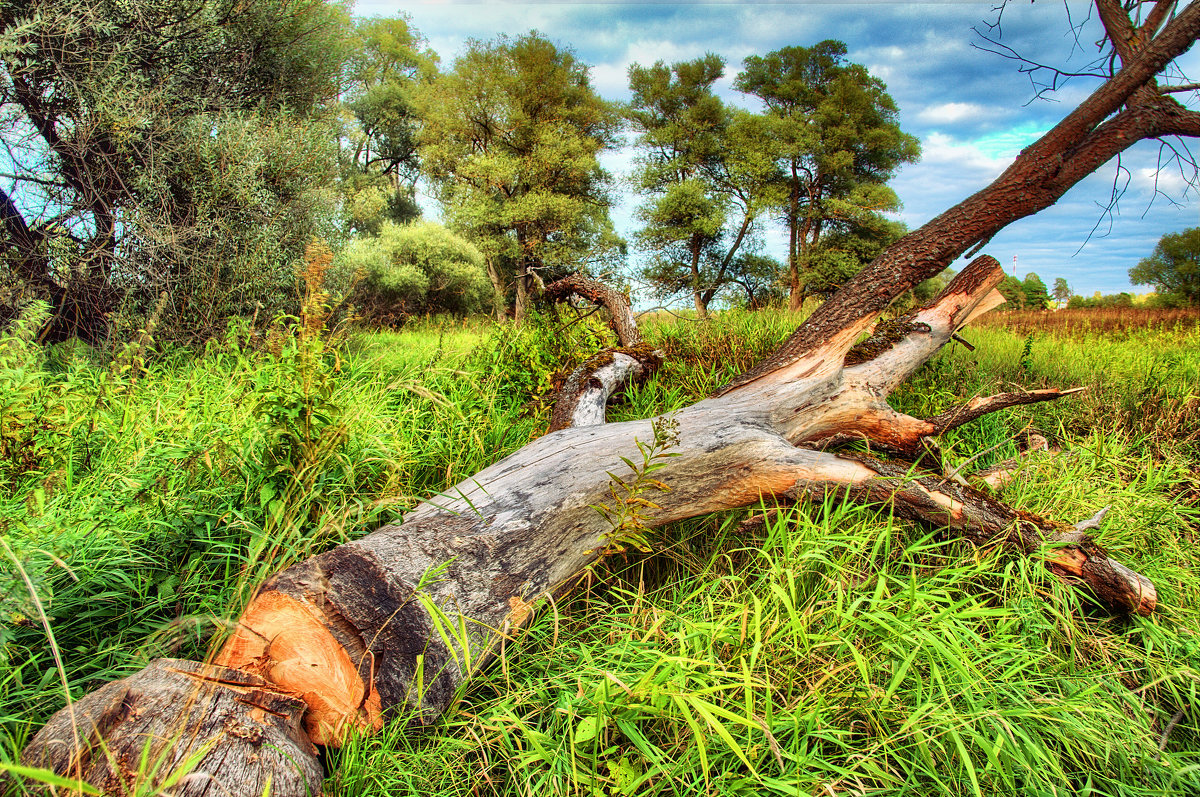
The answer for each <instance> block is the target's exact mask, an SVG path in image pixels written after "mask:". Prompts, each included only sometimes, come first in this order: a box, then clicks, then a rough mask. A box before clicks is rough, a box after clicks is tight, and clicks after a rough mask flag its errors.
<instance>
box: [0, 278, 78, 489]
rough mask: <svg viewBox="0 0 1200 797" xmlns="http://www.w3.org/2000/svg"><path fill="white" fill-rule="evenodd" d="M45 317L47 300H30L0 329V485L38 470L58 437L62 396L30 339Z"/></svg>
mask: <svg viewBox="0 0 1200 797" xmlns="http://www.w3.org/2000/svg"><path fill="white" fill-rule="evenodd" d="M49 317H50V309H49V305H47V304H46V303H45V302H42V301H35V302H31V303H30V304H29V305H27V306H26V307H25V308H24V309H23V310H22V312H21V314H20V315H19V316H18V317H17V318H16V319H15V320H14V322H13V324H12V326H11V327H10V328H9V329H8V330H7V331H5V332H4V333H3V334H0V485H4V486H5V487H8V486H9V485H10V484H11V485H15V480H17V479H19V478H20V477H21V476H23V475H24V474H26V473H28V472H30V471H36V470H41V469H42V468H43V466H45V465H46V464H47V463H46V461H47V460H49V459H52V458H53V456H54V454H55V452H56V450H57V449H58V448H59V445H60V443H61V441H60V440H59V438H60V437H61V436H62V434H63V431H62V428H61V427H62V420H61V418H62V414H63V413H62V409H63V407H62V399H61V396H60V395H59V393H58V391H56V390H55V389H54V387H53V386H52V385H51V384H49V383H48V379H47V377H48V375H47V373H46V370H45V368H44V367H43V366H44V363H43V359H44V358H43V354H42V350H41V347H39V346H38V345H37V344H36V343H35V342H34V340H33V338H34V336H35V335H36V334H37V332H38V330H39V329H41V327H42V326H43V325H44V324H45V323H46V321H47V320H48V319H49ZM5 491H6V492H7V490H5Z"/></svg>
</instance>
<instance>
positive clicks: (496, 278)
mask: <svg viewBox="0 0 1200 797" xmlns="http://www.w3.org/2000/svg"><path fill="white" fill-rule="evenodd" d="M485 262H486V263H487V274H488V279H489V280H491V281H492V312H493V314H494V315H495V316H496V320H497V321H503V320H504V318H505V310H506V306H507V301H506V297H507V295H508V291H507V290H506V286H505V285H504V276H503V275H502V274H501V273H500V269H499V267H498V266H497V265H496V259H495V258H494V257H492V256H490V255H489V256H488V257H487V259H486V261H485Z"/></svg>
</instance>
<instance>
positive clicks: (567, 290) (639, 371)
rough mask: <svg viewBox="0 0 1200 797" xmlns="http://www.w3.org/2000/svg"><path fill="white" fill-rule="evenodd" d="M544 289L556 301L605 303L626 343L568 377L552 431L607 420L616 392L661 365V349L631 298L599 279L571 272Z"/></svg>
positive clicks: (552, 416) (552, 415)
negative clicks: (645, 338)
mask: <svg viewBox="0 0 1200 797" xmlns="http://www.w3.org/2000/svg"><path fill="white" fill-rule="evenodd" d="M545 294H546V296H547V298H549V299H551V300H553V301H565V300H566V299H568V298H570V297H571V296H581V297H583V298H584V299H587V300H588V301H591V302H595V303H596V304H598V305H600V306H601V307H603V308H604V309H606V310H607V311H608V314H609V317H610V318H611V322H612V327H613V330H614V331H615V332H616V333H617V339H618V340H619V341H620V342H621V347H620V348H616V349H606V350H605V351H602V352H600V353H598V354H596V355H595V356H594V357H591V358H589V359H588V360H587V361H585V362H584V363H583V364H582V365H580V366H579V367H578V368H576V369H575V370H574V371H573V372H572V373H571V375H570V376H569V377H567V381H566V382H565V383H564V384H563V386H562V389H561V390H559V392H558V399H557V400H556V401H555V403H554V409H553V410H552V411H551V413H550V430H549V431H551V432H557V431H558V430H559V429H566V428H567V427H569V426H594V425H596V424H601V423H604V415H605V407H606V406H607V405H608V400H609V398H610V397H611V396H612V395H613V393H615V392H616V391H617V390H618V389H620V388H621V387H622V386H623V385H626V384H631V383H637V382H641V381H644V380H646V379H648V378H649V377H650V376H651V375H652V374H653V373H654V372H655V371H657V370H658V369H659V367H660V366H661V365H662V352H659V351H656V350H655V349H654V347H653V346H649V345H647V344H645V343H643V342H642V333H641V331H640V330H639V329H638V326H637V320H636V319H635V318H634V317H633V308H632V306H631V305H630V304H629V297H627V296H626V295H625V294H624V293H622V292H620V291H618V290H616V289H615V288H613V287H611V286H609V285H605V284H604V283H603V282H601V281H599V280H595V279H591V278H590V277H585V276H583V275H582V274H572V275H570V276H567V277H563V278H562V279H560V280H558V281H556V282H552V283H551V284H549V285H547V286H546V291H545Z"/></svg>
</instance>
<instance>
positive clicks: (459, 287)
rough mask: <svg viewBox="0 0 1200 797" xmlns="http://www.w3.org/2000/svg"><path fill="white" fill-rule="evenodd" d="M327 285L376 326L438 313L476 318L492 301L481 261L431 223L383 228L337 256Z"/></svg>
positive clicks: (476, 253) (387, 223)
mask: <svg viewBox="0 0 1200 797" xmlns="http://www.w3.org/2000/svg"><path fill="white" fill-rule="evenodd" d="M330 285H331V287H332V288H333V289H334V290H337V291H340V292H342V293H343V294H346V295H348V296H349V300H350V301H352V302H354V304H355V305H357V307H358V308H359V312H360V314H361V317H362V318H364V319H365V320H367V321H369V322H371V323H375V324H389V323H395V322H398V321H403V320H404V319H405V318H407V317H408V316H412V315H423V314H429V313H437V312H449V313H459V314H464V313H477V312H479V311H481V310H484V309H486V308H487V305H488V303H489V301H490V300H491V298H492V295H491V290H490V286H489V285H488V278H487V273H486V271H485V270H484V258H483V255H482V254H480V252H479V250H478V249H476V248H475V247H474V246H473V245H472V244H471V243H470V242H469V241H467V240H466V239H464V238H461V237H459V236H457V235H455V234H454V233H452V232H450V230H448V229H446V228H445V227H443V226H441V225H440V224H435V223H433V222H418V223H415V224H406V225H398V224H395V223H393V222H390V221H385V222H383V225H382V227H381V228H380V230H379V233H378V234H377V235H374V236H370V237H362V238H356V239H354V240H352V241H350V243H349V244H347V245H346V246H345V248H343V249H342V251H341V252H339V253H338V256H337V259H336V264H335V267H334V270H333V273H331V275H330Z"/></svg>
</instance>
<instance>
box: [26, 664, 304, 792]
mask: <svg viewBox="0 0 1200 797" xmlns="http://www.w3.org/2000/svg"><path fill="white" fill-rule="evenodd" d="M306 708H307V707H306V705H305V703H304V701H303V700H301V699H300V698H299V697H297V696H294V695H288V694H285V693H283V692H281V691H279V690H278V689H275V688H272V687H271V686H270V685H269V684H268V683H267V682H266V681H264V680H263V679H261V678H259V677H257V676H255V675H252V674H250V673H247V672H242V671H238V670H230V669H225V668H223V667H214V666H211V665H206V664H197V663H195V662H191V661H182V660H179V659H158V660H156V661H154V662H152V663H151V664H150V665H149V666H148V667H146V669H144V670H142V671H140V672H138V673H135V674H134V675H131V676H129V677H128V678H123V679H121V680H120V681H113V682H112V683H110V684H107V685H105V686H103V687H101V688H100V689H98V690H96V691H95V692H92V693H90V694H88V695H87V696H86V697H84V698H83V699H82V700H80V701H79V702H77V703H75V705H74V707H73V710H67V709H64V710H63V711H60V712H59V713H58V714H55V715H54V717H53V718H52V719H51V720H50V721H49V722H48V723H46V725H45V727H43V728H42V730H41V731H40V732H39V733H38V735H37V736H36V737H35V738H34V740H33V741H32V742H31V743H30V744H29V746H28V747H26V748H25V751H24V752H23V753H22V755H21V763H22V764H25V765H26V766H35V767H43V768H47V769H52V770H53V771H55V772H56V773H58V774H60V775H63V776H66V777H69V778H74V779H82V780H83V781H84V782H86V783H90V784H92V785H93V786H96V787H97V788H99V789H101V790H103V791H104V792H105V793H106V794H122V795H123V794H133V793H135V792H136V793H139V794H151V793H153V794H157V793H160V792H159V791H158V789H163V792H164V793H167V794H172V795H177V797H224V796H225V795H228V794H246V795H255V797H259V796H260V795H262V794H264V793H268V789H269V793H273V794H279V795H284V794H295V795H316V794H319V793H320V790H321V779H322V777H323V773H322V771H321V764H320V761H318V759H317V754H316V749H315V748H314V747H313V745H312V742H310V741H309V739H308V736H307V735H306V734H305V733H304V731H303V729H302V728H301V726H300V718H301V715H302V714H303V712H304V710H305V709H306ZM76 740H78V741H79V742H80V743H79V744H76ZM147 745H148V746H147ZM143 755H147V756H148V759H147V760H148V761H150V762H151V768H150V769H149V770H148V771H147V770H143V771H142V772H139V771H138V766H137V764H138V761H139V760H140V759H141V758H142V756H143ZM46 792H47V793H49V789H47V790H46Z"/></svg>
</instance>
